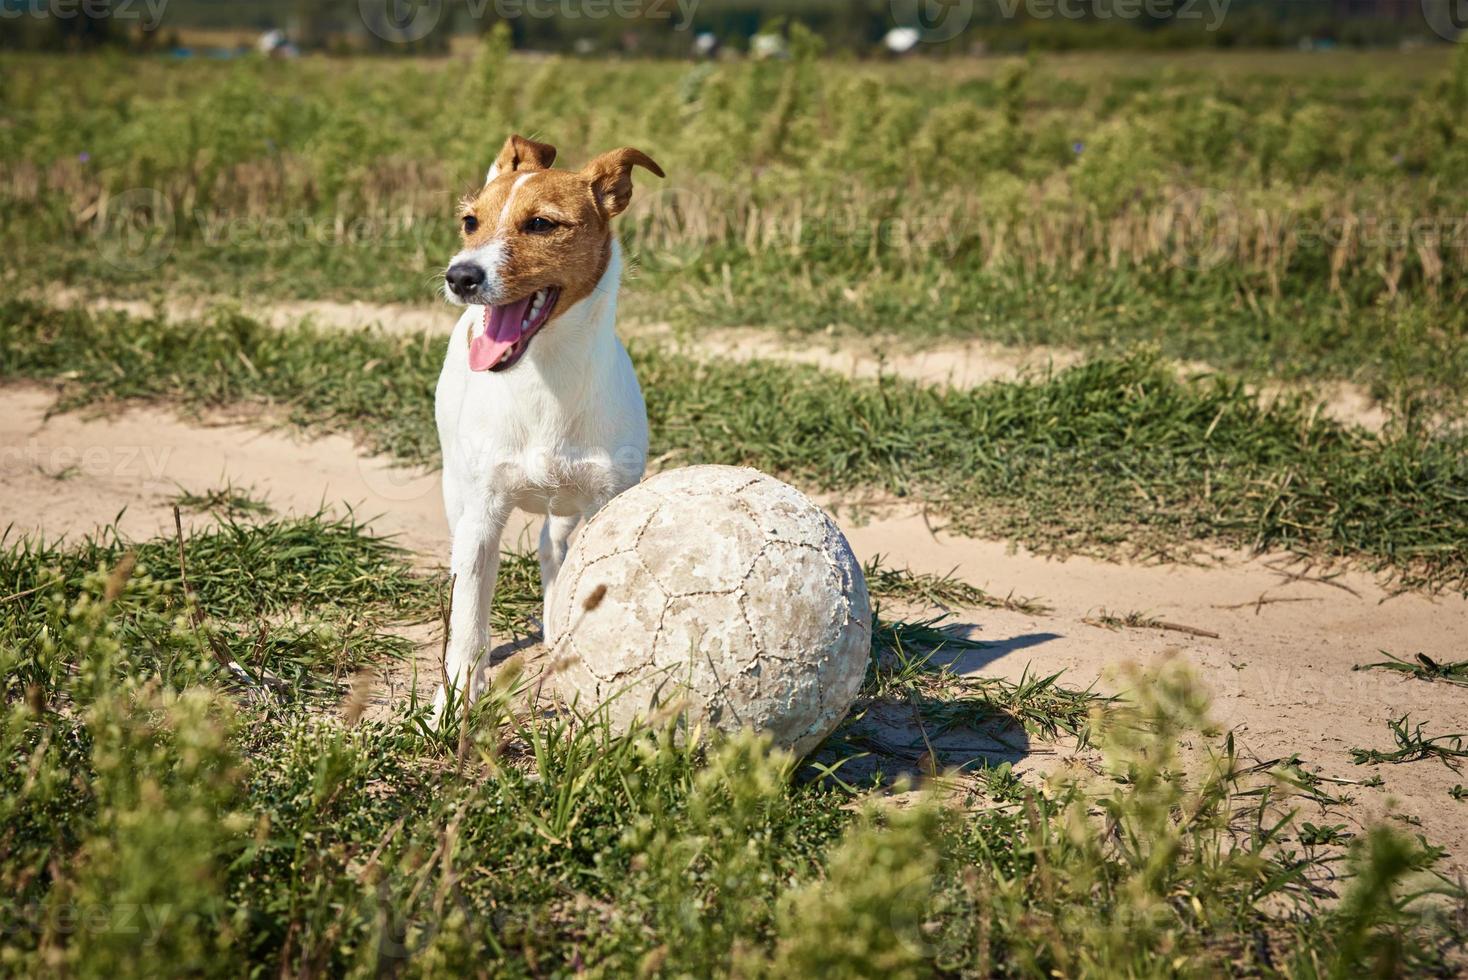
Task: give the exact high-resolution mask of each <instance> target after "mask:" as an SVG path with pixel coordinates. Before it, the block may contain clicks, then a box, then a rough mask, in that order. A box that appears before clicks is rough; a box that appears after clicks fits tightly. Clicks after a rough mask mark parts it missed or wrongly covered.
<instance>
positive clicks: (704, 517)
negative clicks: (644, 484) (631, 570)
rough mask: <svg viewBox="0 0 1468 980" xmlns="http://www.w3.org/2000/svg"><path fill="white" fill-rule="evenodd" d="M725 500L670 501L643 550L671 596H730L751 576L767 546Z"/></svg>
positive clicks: (747, 519)
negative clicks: (720, 594) (719, 594)
mask: <svg viewBox="0 0 1468 980" xmlns="http://www.w3.org/2000/svg"><path fill="white" fill-rule="evenodd" d="M723 503H724V501H722V500H716V501H709V500H707V499H705V500H695V499H693V498H689V497H680V498H677V499H670V500H668V501H667V502H666V503H664V504H663V506H662V507H660V508H659V509H658V511H657V513H656V514H654V515H653V518H652V521H651V522H650V523H649V524H648V525H647V529H646V530H645V531H644V532H643V535H642V540H641V541H640V542H639V543H638V545H637V552H638V554H640V555H641V556H642V560H643V562H644V563H645V564H646V565H647V567H648V568H651V569H654V570H655V575H656V577H657V580H658V583H659V584H660V585H662V587H663V591H664V592H666V593H668V594H669V595H692V594H694V593H698V592H728V591H729V590H730V589H734V588H737V587H738V586H739V583H740V582H742V581H743V580H744V576H745V574H746V573H747V572H748V571H749V567H750V565H751V564H752V563H753V562H754V557H755V556H756V555H758V554H759V552H760V548H761V547H762V545H763V543H764V541H763V537H762V535H761V534H760V531H759V528H757V527H756V526H755V524H754V521H753V520H752V519H751V518H750V517H749V516H748V515H747V514H745V513H744V511H743V510H742V509H740V508H735V507H728V506H719V505H720V504H723Z"/></svg>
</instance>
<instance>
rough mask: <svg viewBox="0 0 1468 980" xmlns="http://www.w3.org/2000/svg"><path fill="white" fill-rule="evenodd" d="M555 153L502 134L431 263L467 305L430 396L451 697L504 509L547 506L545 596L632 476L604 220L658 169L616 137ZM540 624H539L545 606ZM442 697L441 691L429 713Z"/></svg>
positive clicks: (642, 438) (477, 619)
mask: <svg viewBox="0 0 1468 980" xmlns="http://www.w3.org/2000/svg"><path fill="white" fill-rule="evenodd" d="M555 158H556V149H555V147H553V146H547V145H546V144H544V143H537V142H535V141H534V140H528V139H524V138H523V137H521V136H511V137H510V138H509V139H508V140H506V141H505V145H504V148H503V149H501V150H500V154H499V157H498V158H497V159H496V160H495V162H494V166H492V167H490V169H489V175H488V176H487V177H486V178H485V183H484V186H483V187H482V188H481V189H480V190H479V191H478V192H477V193H476V194H474V195H473V196H471V197H469V198H468V199H466V200H465V201H464V202H463V204H462V205H461V207H460V210H459V218H460V221H461V223H462V231H463V248H462V249H461V250H460V251H459V253H458V254H457V255H455V256H454V258H453V261H452V262H450V263H449V267H448V271H447V272H445V273H444V294H445V295H446V296H447V297H448V299H449V300H450V301H451V302H454V303H457V304H459V305H461V306H466V307H468V309H467V310H466V311H465V313H464V315H463V316H462V317H461V318H460V319H459V322H458V325H457V326H455V327H454V332H453V335H452V336H451V337H450V339H449V349H448V356H447V357H446V358H445V360H444V365H443V373H442V374H441V375H439V379H438V390H437V393H436V395H435V405H434V415H435V417H436V419H437V422H438V439H439V444H440V446H441V448H442V452H443V499H444V509H445V511H447V514H448V520H449V530H450V532H451V534H452V536H453V553H452V557H451V559H450V571H451V572H452V574H453V605H452V611H451V613H450V616H449V619H450V622H449V640H448V647H447V655H446V657H445V663H444V671H445V676H446V679H447V682H448V684H451V685H453V688H454V690H455V692H456V693H455V698H456V699H458V700H459V701H460V703H465V702H464V699H467V703H471V704H472V703H473V702H474V701H475V700H476V699H478V697H479V696H480V695H481V694H482V693H483V690H484V687H485V683H486V678H487V673H488V668H489V609H490V601H491V599H492V598H493V597H494V585H495V577H496V576H497V575H498V573H499V561H500V555H499V545H500V535H501V534H502V533H503V531H504V527H505V523H506V521H507V519H508V518H509V515H510V512H511V511H512V510H514V509H516V508H518V509H520V510H524V511H529V512H531V513H536V514H545V515H546V519H545V525H544V526H543V527H542V528H541V532H540V577H541V583H542V586H543V587H544V589H545V595H546V597H547V602H548V601H549V596H550V590H551V588H552V586H554V584H555V581H556V573H557V572H559V571H560V568H561V563H562V561H563V560H564V559H565V557H566V548H567V544H568V542H569V540H570V537H571V532H572V531H573V530H574V529H575V527H576V525H577V524H578V523H579V522H580V521H581V520H582V519H583V518H588V517H590V516H591V515H592V514H594V513H596V511H597V510H598V509H599V508H600V507H601V506H602V505H603V504H605V503H606V502H607V501H608V500H610V499H611V498H612V497H614V496H616V495H617V494H619V493H621V492H622V491H623V490H625V489H627V488H628V487H630V486H632V485H633V484H635V483H636V482H637V481H638V480H639V479H641V478H642V472H643V468H644V466H645V464H646V459H647V409H646V407H645V406H644V404H643V401H642V390H641V389H640V388H639V387H638V386H637V375H636V374H635V373H634V372H633V370H632V360H631V358H629V357H628V356H627V351H626V350H625V349H624V348H623V347H622V344H621V342H620V341H619V340H618V339H617V333H616V319H617V289H618V287H619V285H620V282H621V276H622V254H621V248H620V246H619V245H618V242H617V236H616V235H615V234H614V233H613V232H612V229H611V220H612V219H613V218H614V217H616V216H617V215H619V214H621V213H622V212H623V211H624V210H626V208H627V204H628V202H629V201H630V200H631V198H632V168H633V166H640V167H643V168H645V169H647V170H650V171H652V172H653V173H654V174H656V175H658V176H659V177H661V176H663V171H662V169H661V168H660V167H659V166H658V165H657V164H656V163H654V162H653V161H652V159H651V158H650V157H648V156H647V154H645V153H643V152H641V151H640V150H634V149H632V148H630V147H624V148H622V149H620V150H612V151H611V152H609V153H603V154H602V155H601V156H599V157H597V158H595V159H594V160H592V161H591V162H590V163H588V164H587V165H586V166H585V167H582V168H581V169H580V170H552V169H551V164H552V163H554V162H555ZM543 622H544V623H545V624H546V630H547V633H549V624H550V616H549V615H546V616H544V618H543ZM545 640H546V643H553V642H554V641H555V637H553V636H549V635H547V636H546V637H545ZM449 702H450V698H449V694H448V691H447V690H445V689H443V688H440V689H439V691H438V694H437V696H436V697H435V699H434V709H433V717H434V719H435V720H438V719H439V718H441V716H442V714H443V710H444V707H445V705H446V704H448V703H449Z"/></svg>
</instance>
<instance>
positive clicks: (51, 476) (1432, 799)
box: [0, 387, 1468, 873]
mask: <svg viewBox="0 0 1468 980" xmlns="http://www.w3.org/2000/svg"><path fill="white" fill-rule="evenodd" d="M52 403H53V398H52V394H51V393H50V392H49V391H47V390H44V389H41V388H38V387H4V388H0V501H3V503H0V524H8V525H11V531H10V533H11V534H12V535H15V534H18V533H41V534H44V535H46V536H48V537H53V538H54V537H56V536H60V535H67V536H72V537H75V536H77V535H80V534H84V533H87V532H90V531H93V530H95V529H96V528H98V527H99V526H104V525H106V524H109V523H111V522H112V521H113V520H114V519H117V521H118V524H119V526H120V527H121V528H122V529H123V530H124V531H125V532H126V533H128V534H129V535H134V536H138V537H144V536H151V535H154V534H159V533H164V534H168V533H172V522H173V516H172V501H173V498H174V497H175V496H177V494H178V493H179V490H180V487H182V488H184V489H187V490H191V491H194V492H202V491H205V490H211V489H216V488H219V487H222V486H224V485H226V484H229V483H232V484H234V485H235V486H237V487H241V488H248V489H249V490H250V491H251V493H252V495H253V496H256V497H263V498H265V499H267V500H268V501H269V502H270V504H271V505H272V506H273V507H274V508H275V509H276V510H277V511H280V512H313V511H315V510H316V509H317V508H318V507H320V506H322V505H325V506H327V507H330V508H333V509H335V510H337V511H342V510H345V509H346V508H351V509H352V510H353V511H354V512H355V513H356V514H357V515H359V516H360V517H362V518H364V519H365V520H367V522H368V523H370V524H371V526H373V527H374V528H375V529H376V530H377V531H379V532H380V533H385V534H391V535H395V536H396V537H397V539H398V540H399V541H400V542H401V543H402V544H404V545H405V546H406V547H408V548H410V549H412V551H413V552H414V553H415V554H417V555H418V556H420V558H421V559H422V561H423V562H424V563H425V564H438V563H441V562H442V561H444V560H445V559H446V556H447V554H448V537H447V530H446V527H445V525H444V521H443V515H442V505H441V502H440V497H439V484H438V478H437V476H436V474H433V473H428V472H424V471H418V470H410V469H403V468H400V467H397V466H395V465H393V464H391V463H390V462H388V461H387V460H385V459H381V458H374V457H369V456H362V455H360V454H359V453H358V451H357V449H356V448H355V447H354V446H353V444H352V442H351V441H350V440H349V439H346V438H343V437H330V438H324V439H314V440H305V439H302V438H300V437H298V436H296V435H294V434H292V433H290V432H286V431H281V430H274V431H262V430H260V429H256V428H252V427H250V426H248V425H245V424H241V423H239V422H213V423H201V422H198V421H188V420H183V419H181V418H179V417H178V416H176V415H174V414H172V413H171V412H169V411H166V410H162V409H156V408H130V409H127V410H125V411H121V412H114V413H109V414H108V415H106V416H98V415H87V414H77V413H71V414H61V415H55V416H51V417H49V418H48V417H47V412H48V410H49V409H50V408H51V405H52ZM119 514H120V515H121V516H120V517H119V516H118V515H119ZM204 519H207V518H201V517H198V516H195V517H194V518H193V520H196V521H197V520H204ZM843 524H844V525H845V527H846V530H847V533H848V535H849V536H850V539H851V542H852V545H853V547H854V549H855V550H856V552H857V554H858V556H859V557H860V558H862V559H863V560H866V559H868V558H870V557H871V556H872V555H874V554H881V555H883V556H884V560H885V562H886V563H887V564H889V565H892V566H895V567H902V566H908V567H911V568H912V569H914V570H916V571H924V572H933V573H939V574H942V573H946V572H949V571H950V570H952V571H955V572H956V573H957V574H958V575H959V577H961V578H963V579H965V580H966V581H969V582H971V583H973V584H974V585H978V586H981V587H983V588H985V589H987V590H988V591H989V592H991V593H995V594H998V595H1001V596H1002V595H1005V594H1009V593H1011V592H1012V593H1013V594H1015V595H1017V596H1030V597H1036V598H1039V599H1040V600H1042V601H1043V602H1045V603H1046V604H1048V605H1049V606H1051V607H1053V608H1052V611H1051V612H1049V613H1047V614H1045V615H1030V614H1024V613H1018V612H1010V611H1004V610H994V609H980V610H965V609H958V610H954V617H955V619H954V621H955V623H958V624H962V627H963V629H965V630H966V631H967V632H968V633H969V634H970V635H972V636H973V637H974V638H976V639H979V640H982V641H983V642H984V643H985V644H986V645H985V646H984V647H983V648H982V649H979V650H975V651H968V652H965V653H964V654H963V655H962V656H961V657H959V658H958V659H957V660H956V661H955V662H954V664H953V666H954V668H955V669H956V670H957V671H959V672H961V673H981V674H984V675H991V676H1003V677H1007V678H1011V679H1016V678H1018V677H1019V676H1020V675H1021V674H1023V673H1024V672H1026V671H1029V672H1031V673H1034V672H1044V673H1047V674H1048V673H1054V672H1055V671H1060V670H1063V671H1065V678H1066V682H1067V683H1068V684H1069V685H1070V686H1074V687H1085V686H1086V685H1089V684H1091V683H1093V682H1094V683H1096V684H1097V686H1098V689H1099V690H1102V691H1106V692H1119V691H1120V689H1121V686H1122V683H1123V682H1122V681H1120V680H1119V678H1118V675H1117V674H1116V668H1118V667H1120V666H1121V665H1123V664H1127V663H1138V664H1148V663H1152V662H1155V661H1158V660H1159V659H1161V658H1165V657H1180V658H1182V659H1184V660H1186V661H1187V662H1188V663H1190V664H1191V665H1193V667H1194V668H1195V669H1196V670H1197V672H1198V674H1199V675H1200V677H1201V678H1202V680H1203V681H1204V683H1205V684H1206V685H1207V686H1208V687H1209V688H1210V689H1211V691H1212V692H1213V695H1214V698H1215V703H1214V712H1215V717H1216V719H1217V721H1218V722H1219V723H1221V724H1222V725H1224V726H1227V727H1230V728H1232V729H1233V730H1234V731H1235V733H1236V737H1237V740H1238V743H1239V745H1240V746H1241V748H1242V749H1243V750H1244V751H1245V752H1246V753H1253V754H1255V755H1257V756H1258V757H1259V758H1260V759H1272V758H1276V757H1281V756H1290V755H1293V754H1296V753H1298V754H1299V756H1300V757H1301V760H1302V761H1303V762H1305V763H1306V764H1307V765H1308V766H1309V767H1310V768H1312V769H1314V770H1318V771H1319V772H1320V773H1321V774H1323V775H1326V776H1329V777H1335V778H1340V779H1346V780H1364V779H1367V778H1369V777H1371V776H1372V775H1373V774H1379V775H1380V776H1381V777H1382V778H1383V779H1384V780H1385V786H1384V787H1382V788H1379V789H1378V788H1368V787H1351V786H1335V787H1333V789H1334V791H1337V792H1340V791H1345V792H1348V793H1349V795H1352V796H1354V797H1355V798H1356V801H1357V804H1356V806H1355V807H1354V808H1353V810H1352V816H1353V818H1354V819H1355V820H1357V821H1366V820H1369V819H1381V818H1388V817H1390V818H1393V819H1398V820H1401V821H1403V822H1404V823H1406V824H1407V825H1408V826H1409V827H1415V826H1418V825H1419V824H1420V829H1421V832H1422V833H1424V834H1426V836H1427V837H1428V839H1430V840H1432V841H1434V842H1437V843H1440V844H1443V845H1444V846H1446V847H1448V848H1449V849H1450V851H1451V852H1452V854H1453V858H1452V867H1453V868H1455V869H1456V870H1457V871H1458V872H1459V873H1464V872H1465V871H1468V861H1465V860H1464V858H1465V857H1468V802H1461V801H1455V800H1453V799H1452V798H1451V797H1450V795H1449V791H1450V789H1451V788H1452V787H1453V786H1454V785H1455V784H1457V783H1465V782H1468V777H1465V776H1464V775H1462V774H1460V773H1457V772H1454V771H1452V770H1450V769H1449V768H1447V767H1446V766H1444V765H1443V764H1442V763H1441V762H1438V761H1435V760H1428V761H1422V762H1416V763H1411V764H1406V765H1398V766H1380V767H1362V766H1356V765H1353V764H1352V763H1351V761H1350V752H1349V750H1350V749H1351V748H1354V747H1362V748H1379V749H1386V748H1391V747H1392V746H1391V743H1390V733H1389V732H1388V730H1387V721H1388V720H1389V719H1391V718H1395V717H1398V716H1400V715H1402V714H1404V713H1408V712H1410V713H1411V715H1412V717H1413V719H1414V720H1416V721H1421V722H1425V723H1426V724H1427V725H1428V733H1429V734H1443V733H1447V732H1449V731H1454V732H1456V731H1463V730H1465V729H1468V722H1465V719H1468V710H1465V706H1468V690H1465V689H1463V688H1455V687H1449V686H1447V685H1442V684H1428V683H1424V682H1421V681H1415V680H1403V679H1401V678H1400V677H1399V676H1398V675H1395V674H1390V673H1383V672H1375V671H1372V672H1362V671H1352V669H1351V668H1352V667H1353V666H1355V665H1357V664H1361V663H1366V662H1370V661H1375V660H1381V659H1383V658H1382V657H1381V656H1380V655H1379V653H1378V651H1380V650H1388V651H1391V652H1392V653H1394V654H1396V655H1398V656H1401V657H1411V656H1412V655H1413V654H1415V653H1417V652H1419V651H1420V652H1423V653H1426V654H1427V655H1429V656H1431V657H1433V658H1435V659H1438V660H1456V659H1462V658H1463V657H1464V656H1465V647H1464V642H1463V641H1464V637H1468V600H1465V599H1463V598H1461V597H1454V596H1440V597H1435V598H1434V597H1429V596H1424V595H1419V594H1405V595H1399V596H1394V597H1393V596H1389V595H1388V594H1387V592H1385V591H1384V590H1383V589H1382V588H1381V587H1380V586H1379V584H1378V583H1377V582H1376V581H1375V580H1374V579H1373V578H1372V577H1371V576H1369V575H1366V574H1361V573H1350V572H1347V573H1345V574H1342V575H1339V576H1338V577H1334V578H1332V579H1330V581H1329V582H1326V581H1323V580H1321V579H1320V578H1319V577H1318V576H1305V577H1301V576H1300V574H1299V573H1300V569H1299V568H1298V567H1292V566H1287V565H1286V564H1285V563H1284V562H1283V561H1282V560H1281V559H1279V558H1267V557H1266V558H1248V557H1245V556H1241V555H1222V556H1219V558H1218V560H1217V561H1216V562H1214V563H1211V564H1209V565H1208V566H1206V567H1192V566H1177V565H1166V566H1158V565H1150V566H1138V565H1125V564H1113V563H1107V562H1101V561H1095V560H1089V559H1082V558H1073V559H1070V560H1067V561H1063V562H1062V561H1055V560H1050V559H1045V558H1041V557H1037V556H1035V555H1032V554H1029V553H1027V552H1025V551H1023V550H1015V549H1013V548H1012V547H1011V546H1009V545H1007V544H1005V543H1003V542H996V541H984V540H975V539H970V538H964V537H959V536H955V535H950V534H947V533H943V532H938V533H934V532H933V531H931V530H930V529H929V527H928V525H927V523H926V522H925V521H924V520H923V518H922V516H921V515H919V514H916V513H913V512H911V511H903V510H892V511H890V512H887V513H884V514H881V515H879V516H876V517H873V518H871V519H869V520H867V521H866V522H865V523H854V522H852V521H849V520H843ZM532 530H533V529H532V528H531V526H530V525H529V523H528V519H527V521H526V522H524V523H521V524H518V525H516V526H514V527H512V529H511V533H510V534H509V535H508V536H507V541H506V543H507V545H510V546H514V545H518V546H520V547H526V546H529V545H530V544H531V543H532V542H533V537H532V535H531V533H530V532H531V531H532ZM1261 600H1262V601H1261ZM1103 610H1105V611H1108V612H1110V613H1112V614H1115V615H1125V614H1126V613H1129V612H1133V611H1139V612H1144V613H1147V614H1148V615H1150V616H1152V617H1155V618H1159V619H1162V620H1166V621H1168V622H1171V623H1175V624H1181V625H1185V626H1189V627H1194V628H1197V629H1200V630H1206V631H1210V632H1214V633H1217V634H1219V635H1218V638H1217V639H1213V638H1209V637H1204V636H1198V635H1193V634H1189V633H1182V632H1176V631H1165V630H1150V629H1124V630H1110V629H1105V628H1102V627H1098V626H1095V625H1091V624H1089V623H1087V622H1086V620H1087V619H1094V618H1095V617H1096V616H1097V615H1099V614H1101V613H1102V611H1103ZM430 633H431V631H425V632H424V634H423V636H422V637H421V639H423V641H424V643H425V648H426V649H433V641H432V637H431V635H430ZM431 679H432V678H431ZM394 693H395V694H400V693H401V678H399V679H398V684H397V686H396V688H395V691H394ZM1039 754H1040V753H1038V752H1037V753H1036V755H1037V756H1038V755H1039ZM1019 763H1020V768H1021V769H1024V768H1027V767H1031V766H1033V767H1039V768H1045V766H1044V763H1043V760H1040V759H1038V758H1035V759H1026V758H1021V759H1019Z"/></svg>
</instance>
